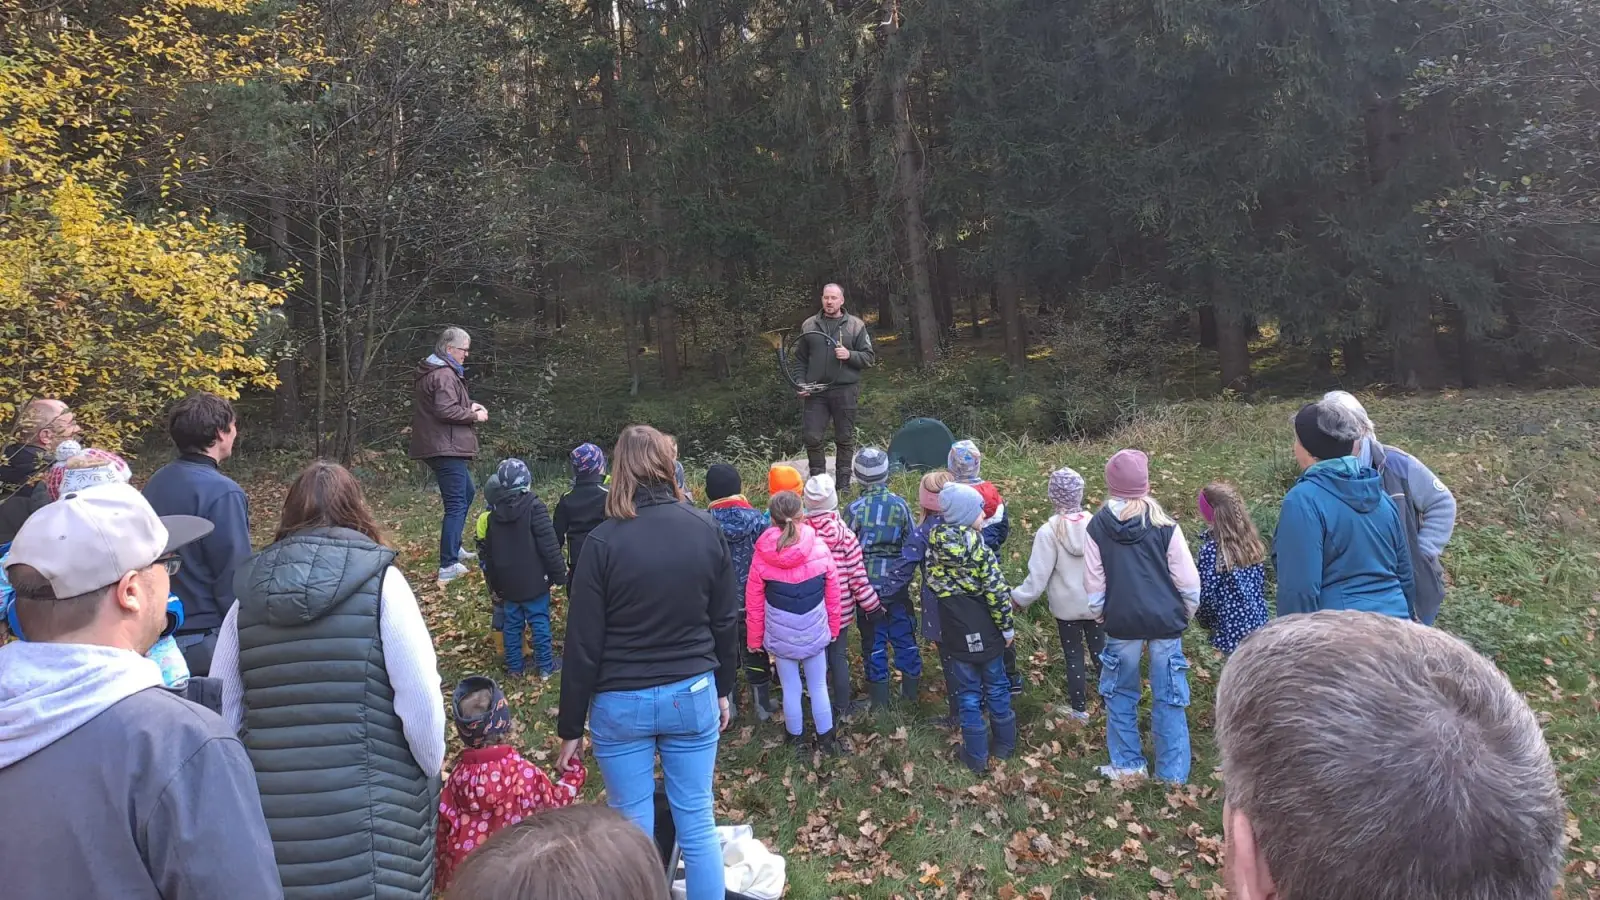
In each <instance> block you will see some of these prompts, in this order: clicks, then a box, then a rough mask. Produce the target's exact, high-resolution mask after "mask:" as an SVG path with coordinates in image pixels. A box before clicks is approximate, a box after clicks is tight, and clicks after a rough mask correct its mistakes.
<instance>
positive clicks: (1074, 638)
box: [1056, 619, 1106, 712]
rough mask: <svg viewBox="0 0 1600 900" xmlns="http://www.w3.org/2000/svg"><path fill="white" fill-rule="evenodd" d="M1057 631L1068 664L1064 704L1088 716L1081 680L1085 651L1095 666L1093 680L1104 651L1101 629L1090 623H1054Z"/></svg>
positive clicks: (1104, 633)
mask: <svg viewBox="0 0 1600 900" xmlns="http://www.w3.org/2000/svg"><path fill="white" fill-rule="evenodd" d="M1056 631H1057V632H1059V633H1060V634H1061V655H1062V656H1063V657H1065V658H1066V660H1067V700H1068V701H1069V702H1071V703H1072V708H1073V709H1075V710H1077V711H1078V712H1088V709H1087V706H1088V703H1089V689H1088V685H1087V683H1086V682H1085V680H1084V665H1083V657H1084V651H1086V650H1087V651H1088V655H1089V660H1090V662H1091V664H1092V665H1093V666H1094V677H1095V678H1096V680H1098V679H1099V678H1100V654H1101V653H1103V652H1105V649H1106V629H1105V626H1104V625H1101V624H1100V623H1098V622H1095V621H1092V620H1089V619H1080V620H1077V621H1073V622H1067V621H1063V620H1061V619H1057V620H1056Z"/></svg>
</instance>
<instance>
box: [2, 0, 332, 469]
mask: <svg viewBox="0 0 1600 900" xmlns="http://www.w3.org/2000/svg"><path fill="white" fill-rule="evenodd" d="M253 5H254V4H253V2H251V0H155V2H149V3H146V4H143V6H142V8H141V9H140V10H139V11H138V12H136V13H133V14H130V15H128V16H126V17H125V18H123V19H122V20H121V22H120V23H119V24H120V26H121V27H119V28H117V29H115V30H114V32H112V30H107V31H108V33H106V34H97V33H96V32H94V31H92V30H89V29H86V28H78V27H74V24H73V23H72V22H70V21H66V22H64V23H57V25H58V26H59V27H54V28H53V30H51V31H50V32H48V33H47V34H44V35H42V36H41V35H40V34H37V33H34V32H31V31H29V30H28V28H27V27H26V26H25V24H24V23H23V22H19V21H12V22H8V23H7V24H5V25H3V26H0V46H7V47H8V48H9V49H8V53H7V55H6V56H3V57H0V109H3V110H5V111H6V112H5V114H4V115H0V418H3V419H6V420H10V419H11V418H13V417H14V414H15V412H16V409H17V407H18V406H19V405H20V404H22V403H24V402H26V401H27V400H29V399H31V398H34V397H41V396H44V397H57V398H60V399H62V400H65V401H67V402H68V403H70V404H71V405H72V407H73V408H74V410H75V411H76V413H77V417H78V420H79V421H80V422H82V423H83V424H84V425H85V426H86V427H87V428H88V429H90V431H91V434H92V437H93V439H94V440H95V442H96V443H97V444H100V445H102V446H108V447H119V446H122V445H123V444H124V443H125V442H127V441H129V440H130V439H132V438H134V437H137V436H138V435H139V434H140V433H141V432H144V431H145V430H147V429H149V428H150V427H151V426H152V425H154V424H156V423H157V422H158V421H159V418H160V414H161V412H162V410H163V409H164V407H166V406H167V405H168V404H169V403H170V402H171V401H172V400H173V399H175V398H177V397H180V396H182V395H183V394H185V393H188V392H190V391H195V390H206V391H213V392H215V393H218V394H222V395H223V396H227V397H237V396H238V391H239V389H240V387H242V386H259V387H270V386H271V385H272V384H273V383H274V378H273V376H272V374H271V372H270V371H269V368H268V366H267V364H266V361H265V360H263V359H262V358H260V357H259V356H257V355H255V354H253V353H252V351H251V348H250V339H251V337H252V336H253V335H254V334H255V332H256V329H257V326H258V324H259V323H260V320H261V317H262V316H263V315H264V314H265V313H266V312H267V311H268V310H269V309H270V308H271V307H272V306H274V305H276V304H278V303H281V302H282V300H283V296H282V294H281V292H280V291H277V290H274V289H272V288H269V287H268V286H266V285H264V284H260V283H255V282H251V281H249V280H248V279H247V278H246V275H245V263H246V262H247V256H246V254H245V251H244V250H243V232H242V230H241V229H240V228H238V227H236V226H233V225H229V224H226V223H221V222H215V221H212V220H211V219H210V217H209V216H208V214H207V212H206V211H205V210H195V209H190V210H178V209H173V208H166V207H163V208H160V209H155V210H145V211H141V212H140V214H139V215H137V216H134V215H130V214H129V212H128V210H126V209H125V208H124V206H123V188H124V184H125V177H124V175H123V172H124V171H126V166H127V165H128V161H129V160H130V159H132V158H133V157H135V156H137V157H138V158H140V159H141V160H143V161H145V162H146V164H148V161H149V160H152V159H154V160H162V159H167V160H171V161H173V162H175V161H176V157H175V155H174V154H173V153H172V152H171V151H172V149H173V147H174V146H175V142H176V140H177V139H178V138H179V137H180V136H178V135H175V134H171V133H168V132H167V131H165V130H164V129H163V123H162V122H161V121H160V120H159V119H149V118H141V117H139V116H136V115H135V114H134V113H133V112H132V110H133V109H134V108H137V107H142V108H145V109H149V108H152V106H154V104H153V103H152V101H154V100H157V99H160V98H170V97H172V96H174V95H175V94H176V93H177V92H178V91H180V90H182V89H184V88H185V87H187V86H190V85H194V84H199V83H207V82H211V83H215V82H218V81H222V80H238V79H243V78H283V77H294V76H295V75H296V74H297V73H298V70H297V69H296V68H294V67H293V66H290V65H286V64H285V62H284V57H283V55H282V51H283V50H284V49H285V48H287V47H290V46H293V45H294V41H295V40H296V39H297V38H299V37H301V36H302V35H300V34H297V33H296V32H297V29H296V28H295V27H294V22H293V21H292V20H287V19H286V20H284V21H282V22H278V23H274V28H272V29H249V30H240V31H237V32H231V33H230V32H226V31H223V32H219V31H217V30H216V29H215V26H214V24H213V25H212V26H211V27H209V28H208V29H206V30H201V29H199V28H197V27H195V24H194V22H193V21H192V20H191V18H190V13H191V12H193V11H202V12H208V13H232V14H237V13H242V12H245V11H247V10H248V9H249V8H250V7H251V6H253ZM164 171H168V172H169V175H168V176H167V177H168V179H171V178H175V177H177V173H178V172H179V168H178V166H176V165H170V166H166V167H164ZM168 187H170V185H167V186H164V187H163V190H162V196H163V197H165V196H166V195H167V193H168V190H167V188H168Z"/></svg>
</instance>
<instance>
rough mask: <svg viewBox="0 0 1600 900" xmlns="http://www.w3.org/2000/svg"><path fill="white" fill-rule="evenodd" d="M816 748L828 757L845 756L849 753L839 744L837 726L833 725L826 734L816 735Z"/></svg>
mask: <svg viewBox="0 0 1600 900" xmlns="http://www.w3.org/2000/svg"><path fill="white" fill-rule="evenodd" d="M817 746H818V747H819V748H821V750H822V752H823V753H826V754H827V755H829V756H835V757H837V756H847V755H849V751H847V750H845V748H844V745H843V744H841V743H840V742H839V726H837V725H835V726H834V727H833V728H830V729H828V730H827V731H826V732H823V733H822V734H819V735H817Z"/></svg>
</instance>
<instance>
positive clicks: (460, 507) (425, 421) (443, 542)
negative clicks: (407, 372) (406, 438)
mask: <svg viewBox="0 0 1600 900" xmlns="http://www.w3.org/2000/svg"><path fill="white" fill-rule="evenodd" d="M471 349H472V338H471V337H470V336H469V335H468V334H467V333H466V332H465V331H463V330H462V329H460V328H456V327H454V326H452V327H450V328H446V329H445V330H444V332H443V333H441V334H440V335H439V342H438V343H437V344H435V345H434V351H433V355H431V356H429V357H428V358H427V359H425V360H423V361H422V363H421V364H420V365H418V366H417V374H416V382H415V388H414V393H413V396H412V402H411V410H412V412H411V458H412V459H420V460H422V461H423V462H425V463H427V464H428V468H430V469H432V470H433V475H434V478H435V479H436V480H437V481H438V482H439V497H440V498H441V499H442V500H443V501H444V522H443V523H442V524H441V525H440V526H439V583H440V584H443V583H445V582H447V581H453V580H454V579H456V578H459V577H461V576H462V575H465V574H466V573H467V567H466V566H464V565H462V564H461V557H462V555H463V554H462V550H461V530H462V529H463V528H465V527H466V524H467V510H468V509H469V508H471V506H472V497H473V486H472V473H471V471H470V470H469V469H468V468H467V463H468V462H469V461H470V460H471V459H472V458H473V457H475V456H477V455H478V432H477V431H476V428H477V425H478V423H480V422H486V421H488V419H489V411H488V410H486V409H484V408H483V406H482V404H478V403H473V402H472V398H471V397H470V396H468V395H467V378H466V371H465V370H464V369H463V368H462V365H463V364H464V363H465V362H466V361H467V353H468V352H469V351H470V350H471ZM467 555H468V556H469V557H470V556H471V554H467Z"/></svg>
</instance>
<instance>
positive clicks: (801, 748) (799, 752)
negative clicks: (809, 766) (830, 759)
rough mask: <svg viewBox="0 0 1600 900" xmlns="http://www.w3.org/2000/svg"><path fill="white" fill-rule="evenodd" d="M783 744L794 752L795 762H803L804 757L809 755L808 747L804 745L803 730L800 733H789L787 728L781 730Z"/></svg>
mask: <svg viewBox="0 0 1600 900" xmlns="http://www.w3.org/2000/svg"><path fill="white" fill-rule="evenodd" d="M783 745H784V746H785V747H788V748H789V749H790V751H791V752H792V753H794V758H795V761H796V762H805V761H806V758H807V757H809V756H810V755H811V750H810V748H808V747H807V746H806V736H805V733H804V732H802V733H800V734H790V733H789V732H788V730H787V729H785V731H784V732H783Z"/></svg>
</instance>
